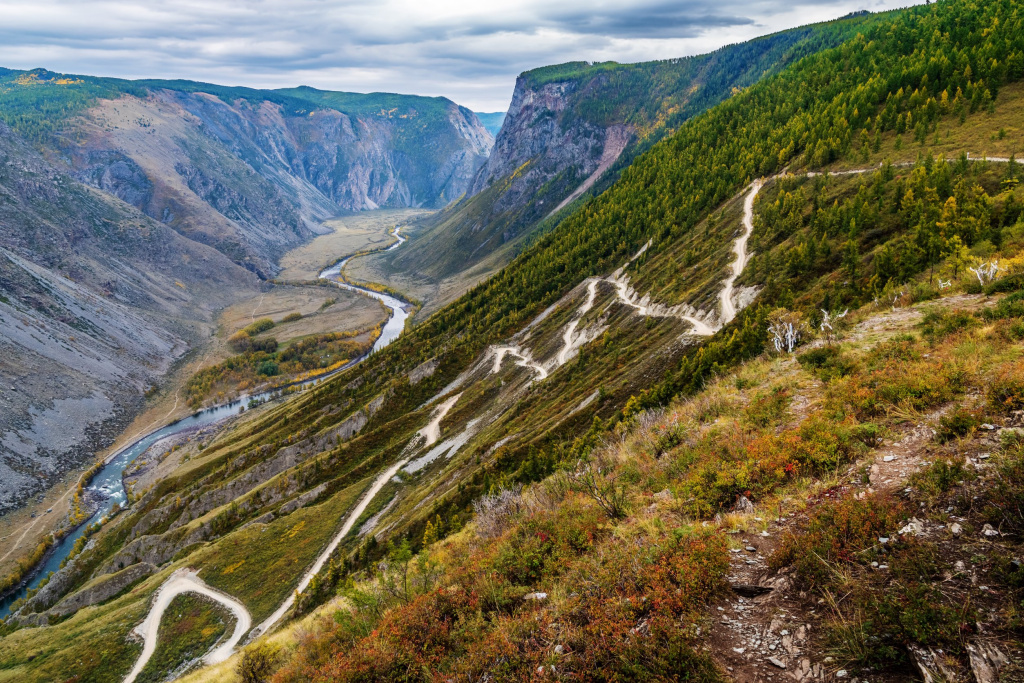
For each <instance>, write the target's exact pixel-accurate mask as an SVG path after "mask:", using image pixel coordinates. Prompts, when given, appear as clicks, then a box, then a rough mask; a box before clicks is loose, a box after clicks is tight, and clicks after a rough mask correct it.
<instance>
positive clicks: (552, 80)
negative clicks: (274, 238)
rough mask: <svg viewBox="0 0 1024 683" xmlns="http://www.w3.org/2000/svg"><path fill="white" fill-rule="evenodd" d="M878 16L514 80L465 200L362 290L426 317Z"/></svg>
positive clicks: (380, 263)
mask: <svg viewBox="0 0 1024 683" xmlns="http://www.w3.org/2000/svg"><path fill="white" fill-rule="evenodd" d="M884 16H885V15H873V14H868V13H859V14H856V15H851V16H849V17H845V18H843V19H840V20H837V21H832V22H826V23H822V24H816V25H812V26H805V27H801V28H797V29H792V30H789V31H783V32H780V33H776V34H773V35H769V36H764V37H762V38H757V39H755V40H751V41H748V42H746V43H740V44H737V45H730V46H727V47H724V48H721V49H720V50H717V51H715V52H712V53H709V54H704V55H699V56H695V57H685V58H680V59H668V60H660V61H655V62H643V63H638V64H618V63H615V62H605V63H596V64H589V63H586V62H571V63H567V64H561V65H556V66H548V67H543V68H540V69H535V70H533V71H528V72H525V73H523V74H522V75H520V76H519V78H518V79H517V80H516V84H515V89H514V92H513V95H512V103H511V105H510V106H509V110H508V113H507V115H506V119H505V121H504V123H503V124H502V128H501V131H500V132H499V133H498V134H497V135H496V140H495V145H494V149H493V151H492V152H491V155H490V157H489V158H488V160H487V163H486V164H485V165H483V166H482V167H481V168H480V169H479V171H477V174H476V176H475V178H474V179H473V182H472V184H471V186H470V188H469V191H468V192H467V196H466V198H465V199H463V200H462V201H460V202H459V203H457V204H454V205H452V206H450V207H448V208H447V209H446V210H445V211H442V212H440V213H438V214H437V215H436V216H435V217H433V218H431V219H428V220H426V221H425V222H424V224H423V226H422V227H421V228H420V229H419V233H418V235H417V239H416V240H414V241H413V243H411V244H410V246H409V249H407V250H404V251H401V252H398V251H396V252H394V253H391V254H387V255H381V256H377V257H375V258H374V259H371V260H370V263H371V264H373V265H372V266H368V267H370V270H369V274H368V275H367V278H372V277H377V278H389V279H390V278H398V279H396V280H395V282H396V284H397V285H398V286H399V287H400V288H401V287H403V286H404V287H405V288H406V289H410V290H411V291H418V290H423V291H426V292H428V293H429V294H430V295H431V296H430V297H429V298H430V299H433V300H432V301H428V308H427V310H428V311H429V310H434V309H435V308H436V307H437V306H438V305H440V304H443V303H446V302H448V301H450V300H452V299H453V298H454V297H455V296H457V295H458V294H460V293H461V292H462V291H464V290H465V288H466V286H468V285H472V284H474V283H475V282H478V281H480V280H481V279H482V278H483V277H486V276H487V275H489V274H491V273H493V272H494V271H495V270H497V269H498V268H500V267H501V266H503V265H504V264H505V263H508V262H509V261H510V260H511V259H512V258H513V257H514V256H515V254H516V253H517V252H519V251H521V250H522V249H523V248H524V245H525V244H526V243H528V241H529V240H530V239H531V238H532V237H533V236H535V235H536V234H538V233H543V232H544V231H546V230H549V229H550V228H551V227H552V226H553V225H555V224H557V222H558V221H559V220H560V219H561V218H562V217H564V213H563V212H562V211H561V210H562V209H563V208H564V207H565V206H567V205H569V204H571V203H572V202H574V201H576V200H579V199H580V198H583V197H589V196H594V195H596V194H598V193H600V192H601V191H603V190H604V189H605V188H607V187H608V186H609V185H610V184H611V183H612V182H613V181H614V179H615V178H617V177H618V175H619V174H620V173H621V172H622V170H623V169H624V168H626V167H627V166H628V165H629V163H630V162H631V160H632V159H633V158H635V157H636V155H637V154H639V153H640V152H642V151H643V150H645V149H647V148H649V147H650V146H651V145H652V144H654V143H655V142H656V141H657V140H659V139H661V138H662V137H664V136H665V135H667V134H669V133H670V132H671V131H672V130H674V129H675V128H677V127H678V126H679V125H680V124H681V123H682V122H684V121H686V120H688V119H690V118H691V117H693V116H696V115H698V114H700V113H701V112H703V111H705V110H706V109H707V108H709V107H711V106H714V105H715V104H718V103H719V102H721V101H722V100H724V99H726V98H728V97H730V96H731V95H732V94H733V93H734V92H738V91H739V90H742V89H743V88H746V87H749V86H750V85H752V84H753V83H756V82H757V81H758V80H759V79H762V78H764V77H766V76H770V75H772V74H774V73H778V72H779V71H780V70H782V69H783V68H785V67H786V66H788V65H790V64H793V63H794V62H796V61H798V60H799V59H800V58H802V57H804V56H805V55H808V54H812V53H814V52H816V51H818V50H821V49H824V48H827V47H831V46H834V45H838V44H839V43H841V42H842V41H844V40H846V39H848V38H850V37H852V36H854V35H856V33H857V32H858V31H860V30H863V29H865V28H867V27H868V26H870V25H872V24H873V23H874V22H876V21H879V20H881V19H882V18H883V17H884ZM442 292H444V293H443V294H442ZM421 298H422V297H421Z"/></svg>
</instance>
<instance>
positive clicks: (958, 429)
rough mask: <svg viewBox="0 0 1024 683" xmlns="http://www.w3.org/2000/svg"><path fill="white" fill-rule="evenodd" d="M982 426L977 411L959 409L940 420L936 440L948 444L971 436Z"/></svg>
mask: <svg viewBox="0 0 1024 683" xmlns="http://www.w3.org/2000/svg"><path fill="white" fill-rule="evenodd" d="M980 425H981V420H980V419H979V417H978V414H977V412H976V411H973V410H968V409H967V408H963V407H959V408H957V409H956V410H954V411H953V412H951V413H950V414H948V415H943V416H942V417H941V418H939V430H938V433H937V434H936V438H937V439H938V440H939V443H947V442H949V441H952V440H953V439H961V438H964V437H966V436H970V435H971V434H973V433H974V432H975V431H977V429H978V427H979V426H980Z"/></svg>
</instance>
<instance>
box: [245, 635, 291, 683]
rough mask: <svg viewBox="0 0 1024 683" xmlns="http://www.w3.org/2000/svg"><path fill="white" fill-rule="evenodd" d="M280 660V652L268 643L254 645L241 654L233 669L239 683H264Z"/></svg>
mask: <svg viewBox="0 0 1024 683" xmlns="http://www.w3.org/2000/svg"><path fill="white" fill-rule="evenodd" d="M280 659H281V653H280V651H279V650H278V649H277V648H276V647H275V646H273V645H271V644H270V643H256V644H255V645H252V646H251V647H248V648H246V649H245V650H244V651H243V652H242V658H241V659H240V660H239V661H238V664H237V666H236V667H235V673H237V674H238V678H239V679H240V680H241V683H266V682H267V681H269V680H270V677H271V676H272V675H273V673H274V670H275V669H276V668H277V664H278V662H279V661H280Z"/></svg>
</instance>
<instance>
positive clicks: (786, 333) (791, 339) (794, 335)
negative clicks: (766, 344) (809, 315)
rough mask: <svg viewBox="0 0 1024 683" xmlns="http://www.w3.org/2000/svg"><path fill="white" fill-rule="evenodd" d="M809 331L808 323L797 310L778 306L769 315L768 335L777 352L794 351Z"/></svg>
mask: <svg viewBox="0 0 1024 683" xmlns="http://www.w3.org/2000/svg"><path fill="white" fill-rule="evenodd" d="M807 332H808V328H807V323H805V322H804V320H803V317H802V316H801V315H800V314H799V313H797V312H796V311H787V310H786V309H784V308H777V309H775V310H774V311H772V312H771V314H770V315H769V316H768V337H769V338H770V340H771V342H772V345H773V346H774V347H775V352H776V353H793V349H794V348H796V346H798V345H799V344H800V341H801V340H802V339H803V338H804V336H806V334H807Z"/></svg>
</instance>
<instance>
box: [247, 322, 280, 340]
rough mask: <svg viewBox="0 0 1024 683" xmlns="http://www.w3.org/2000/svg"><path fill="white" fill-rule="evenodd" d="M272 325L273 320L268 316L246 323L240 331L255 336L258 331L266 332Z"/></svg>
mask: <svg viewBox="0 0 1024 683" xmlns="http://www.w3.org/2000/svg"><path fill="white" fill-rule="evenodd" d="M273 326H274V321H273V320H271V319H270V318H260V319H259V320H256V321H254V322H252V323H250V324H248V325H246V326H245V327H244V328H243V329H242V331H243V332H245V333H246V334H247V335H249V336H250V337H255V336H256V335H257V334H259V333H260V332H266V331H267V330H269V329H270V328H272V327H273Z"/></svg>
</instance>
